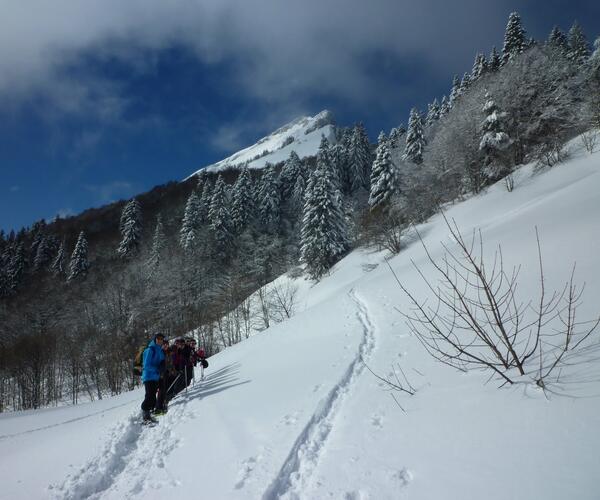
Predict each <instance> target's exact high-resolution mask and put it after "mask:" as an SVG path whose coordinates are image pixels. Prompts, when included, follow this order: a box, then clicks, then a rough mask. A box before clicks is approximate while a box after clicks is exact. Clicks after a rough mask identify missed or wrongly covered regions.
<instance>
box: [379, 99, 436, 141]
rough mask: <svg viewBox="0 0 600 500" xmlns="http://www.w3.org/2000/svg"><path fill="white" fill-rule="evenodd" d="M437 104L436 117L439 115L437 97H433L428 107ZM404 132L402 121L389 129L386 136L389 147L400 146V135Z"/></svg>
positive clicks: (402, 135)
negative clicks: (388, 133)
mask: <svg viewBox="0 0 600 500" xmlns="http://www.w3.org/2000/svg"><path fill="white" fill-rule="evenodd" d="M435 105H437V106H438V108H437V118H436V119H438V118H439V117H440V116H439V111H440V110H439V104H438V102H437V99H434V101H433V104H430V105H429V106H430V109H431V107H432V106H435ZM404 134H406V127H405V126H404V123H401V124H400V125H398V126H397V127H394V128H393V129H392V130H390V136H389V137H388V143H389V146H390V149H395V148H399V147H401V146H402V137H404Z"/></svg>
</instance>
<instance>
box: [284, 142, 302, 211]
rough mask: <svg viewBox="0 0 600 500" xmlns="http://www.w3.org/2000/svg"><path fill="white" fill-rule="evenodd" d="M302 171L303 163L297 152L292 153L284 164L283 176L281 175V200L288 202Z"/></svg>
mask: <svg viewBox="0 0 600 500" xmlns="http://www.w3.org/2000/svg"><path fill="white" fill-rule="evenodd" d="M301 170H302V162H301V160H300V158H299V157H298V155H297V154H296V152H295V151H291V152H290V156H289V157H288V159H287V160H286V161H285V163H284V164H283V168H282V169H281V174H280V175H279V186H280V192H281V198H282V199H283V200H287V199H288V198H289V197H290V196H291V195H292V191H293V190H294V185H295V184H296V179H297V178H298V176H299V175H300V172H301Z"/></svg>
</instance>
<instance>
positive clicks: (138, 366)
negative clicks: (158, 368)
mask: <svg viewBox="0 0 600 500" xmlns="http://www.w3.org/2000/svg"><path fill="white" fill-rule="evenodd" d="M145 350H146V346H145V345H144V346H142V347H140V348H139V349H138V350H137V353H136V354H135V358H133V374H134V375H137V376H138V377H141V376H142V370H143V369H144V351H145Z"/></svg>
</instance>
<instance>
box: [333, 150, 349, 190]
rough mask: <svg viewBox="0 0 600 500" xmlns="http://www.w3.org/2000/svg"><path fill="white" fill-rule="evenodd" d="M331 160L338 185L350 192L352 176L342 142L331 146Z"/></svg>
mask: <svg viewBox="0 0 600 500" xmlns="http://www.w3.org/2000/svg"><path fill="white" fill-rule="evenodd" d="M329 162H330V163H331V167H332V168H333V173H334V176H335V178H336V180H337V183H338V186H339V187H340V189H341V190H342V191H344V193H350V186H351V183H350V176H349V175H348V174H349V170H348V156H347V154H346V150H345V148H344V146H343V145H342V144H333V145H331V146H329Z"/></svg>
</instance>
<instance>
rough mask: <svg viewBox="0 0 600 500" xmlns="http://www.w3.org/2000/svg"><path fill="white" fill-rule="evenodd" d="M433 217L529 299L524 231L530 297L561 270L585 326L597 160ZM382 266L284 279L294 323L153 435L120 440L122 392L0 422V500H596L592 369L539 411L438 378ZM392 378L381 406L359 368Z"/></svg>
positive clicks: (524, 401) (579, 160) (409, 283)
mask: <svg viewBox="0 0 600 500" xmlns="http://www.w3.org/2000/svg"><path fill="white" fill-rule="evenodd" d="M446 215H447V217H449V218H450V219H452V218H453V219H455V220H456V222H457V224H458V225H459V227H460V228H461V230H462V232H463V234H465V235H468V234H470V232H471V231H472V230H473V229H481V231H482V235H483V238H484V251H485V255H486V256H488V257H489V258H491V257H492V256H493V251H494V249H495V247H496V246H497V245H498V244H502V252H503V257H504V263H505V266H507V267H511V266H512V265H521V266H522V269H521V274H520V279H519V292H520V294H521V296H522V297H523V298H526V297H529V296H531V297H532V298H534V300H535V298H536V297H538V294H537V292H538V286H539V276H538V264H537V247H536V242H535V241H536V240H535V227H537V228H538V231H539V234H540V239H541V244H542V254H543V259H544V270H545V276H546V287H547V289H548V290H552V289H556V288H561V287H562V285H563V284H564V282H565V281H566V280H567V279H568V277H569V275H570V272H571V268H572V266H573V263H574V262H576V263H577V268H576V274H575V276H576V280H577V282H578V283H580V284H583V282H584V281H585V283H586V289H585V295H584V297H583V303H582V304H581V305H580V306H579V308H578V309H577V314H578V318H579V319H581V320H584V319H591V318H592V317H594V316H597V315H598V313H599V312H600V302H599V301H598V297H599V296H600V266H598V263H597V258H598V255H599V254H600V223H599V222H598V221H599V215H600V155H599V154H595V155H584V154H583V153H581V152H580V153H577V152H575V153H574V156H573V158H572V159H571V160H570V161H569V162H567V163H565V164H562V165H558V166H556V167H554V168H553V169H551V170H548V171H546V172H543V173H539V174H533V171H532V168H531V167H524V168H522V169H520V170H519V172H518V173H517V174H516V177H515V190H514V191H513V192H512V193H508V192H507V191H506V190H505V189H504V187H503V185H502V184H499V185H496V186H493V187H492V188H490V189H489V190H488V192H487V193H484V194H481V195H479V196H476V197H473V198H471V199H469V200H467V201H465V202H463V203H460V204H457V205H454V206H452V207H450V208H449V209H448V211H447V212H446ZM420 233H421V235H422V237H423V239H424V241H425V243H426V244H427V245H428V247H429V249H430V252H431V254H432V256H433V257H434V258H439V257H440V256H441V255H442V249H441V242H444V243H446V244H447V245H452V244H453V242H452V241H451V240H450V237H449V232H448V230H447V228H446V227H445V225H444V223H443V220H442V219H441V217H439V216H437V217H434V218H433V219H432V220H431V221H429V222H428V223H427V224H424V225H422V226H421V227H420ZM406 243H407V247H406V248H405V250H404V251H402V252H401V253H400V254H399V255H397V256H395V257H393V258H391V260H390V265H391V266H392V267H393V269H394V270H395V272H396V273H397V274H398V276H399V277H400V279H401V280H402V282H403V283H404V285H405V286H406V287H407V288H409V289H410V290H411V291H413V292H414V293H415V294H416V295H417V296H419V297H425V296H426V287H425V286H424V285H423V283H422V280H421V279H420V278H419V276H418V273H417V272H416V271H415V269H414V267H413V265H412V263H411V260H412V261H414V263H415V264H416V265H418V266H419V267H420V268H421V270H422V271H423V273H424V274H425V275H427V276H432V267H431V265H430V264H429V263H428V261H427V258H426V256H425V255H424V252H423V249H422V247H421V246H420V243H419V242H418V241H416V240H414V239H413V240H410V239H409V240H407V242H406ZM386 257H389V255H387V254H385V253H377V252H371V251H367V250H358V251H355V252H353V253H352V254H350V255H349V256H347V257H346V258H345V259H344V260H343V261H341V262H340V263H339V264H338V265H337V266H336V267H335V268H334V269H333V271H332V272H331V274H330V276H328V277H325V278H324V279H323V280H322V281H321V282H320V283H317V284H314V285H313V284H311V283H309V282H307V281H304V280H302V279H300V280H295V281H296V283H297V284H298V285H299V297H298V299H299V300H298V311H297V313H296V315H295V316H294V317H292V318H291V319H289V320H287V321H285V322H282V323H279V324H277V325H274V326H272V327H271V328H269V329H268V330H266V331H264V332H262V333H260V334H257V335H255V336H253V337H251V338H250V339H248V340H247V341H244V342H242V343H241V344H238V345H236V346H234V347H232V348H229V349H227V350H225V351H224V352H222V353H220V354H218V355H216V356H214V357H212V358H210V360H209V361H210V367H209V368H208V370H207V371H206V375H207V377H206V379H205V380H204V381H203V382H196V383H195V385H194V386H191V387H190V388H189V390H188V392H187V393H183V394H181V395H180V396H179V397H178V398H176V399H175V400H174V401H173V402H172V404H171V408H170V411H169V413H168V414H167V415H166V416H165V417H163V418H162V419H161V420H160V423H159V425H158V426H156V427H154V428H141V427H140V426H139V424H138V423H137V417H138V412H139V403H140V402H141V399H142V394H141V392H140V391H134V392H132V393H129V394H124V395H122V396H119V397H117V398H111V399H107V400H104V401H100V402H94V403H90V404H86V405H81V406H78V407H73V408H60V409H56V410H44V411H40V412H30V413H26V414H7V415H2V416H0V484H1V485H2V486H1V487H0V497H2V498H6V499H21V498H23V499H31V498H61V499H63V498H64V499H80V498H107V499H123V498H144V499H163V498H167V499H169V498H210V499H264V500H271V499H277V498H286V499H324V498H334V499H338V498H339V499H373V500H375V499H376V500H380V499H400V498H406V499H415V500H438V499H456V500H465V499H472V500H480V499H482V498H485V499H486V500H506V499H513V500H515V499H527V500H530V499H544V500H564V499H571V498H572V499H578V500H597V499H598V498H599V492H600V481H599V479H598V470H600V453H598V450H600V432H599V431H598V429H600V361H599V360H598V358H596V357H594V356H591V357H589V358H587V359H582V360H581V363H580V364H578V365H575V366H572V367H568V368H567V369H565V370H564V372H563V374H562V378H561V383H560V384H559V385H555V386H553V387H552V392H549V393H548V394H546V395H544V394H543V393H542V392H541V391H540V390H538V389H536V388H535V387H534V386H533V385H532V384H530V383H526V382H525V381H523V383H519V384H517V385H515V386H513V387H510V388H506V387H505V388H503V389H498V388H497V386H498V385H499V384H498V382H497V381H495V380H492V381H491V382H489V383H487V384H486V381H487V379H488V374H486V373H481V372H476V371H471V372H468V373H461V372H458V371H455V370H453V369H452V368H449V367H448V366H445V365H442V364H440V363H438V362H436V361H435V360H433V359H432V358H430V357H429V356H428V355H427V354H426V353H425V352H424V350H423V347H422V346H421V345H420V343H419V342H418V341H417V340H416V339H415V338H413V337H412V336H411V335H410V333H409V332H408V331H407V328H406V326H405V323H404V320H403V318H402V316H401V315H400V313H399V312H398V311H397V310H396V308H398V309H400V310H401V311H405V312H408V311H409V304H408V302H407V300H406V297H405V296H404V295H403V294H402V292H401V291H400V290H399V288H398V286H397V284H396V283H395V281H394V278H393V276H392V275H391V273H390V271H389V269H388V267H387V264H386V262H385V258H386ZM285 279H287V278H280V280H285ZM398 366H400V367H401V368H402V371H403V372H404V373H405V374H406V377H407V378H408V379H409V381H410V383H411V384H412V386H414V387H415V389H416V394H415V395H414V396H409V395H407V394H400V393H396V394H395V396H396V398H397V401H398V403H399V404H397V403H396V402H395V401H394V399H393V398H392V397H391V395H390V394H389V391H388V390H387V388H386V387H385V385H383V384H382V383H381V382H380V381H379V380H378V379H377V378H375V377H374V376H373V375H372V374H371V373H370V372H369V370H368V369H367V367H368V368H370V369H372V370H373V371H374V372H375V373H378V374H380V375H382V376H387V375H388V374H390V373H391V372H392V370H393V369H394V368H395V369H396V371H398ZM400 406H401V407H402V409H401V408H400Z"/></svg>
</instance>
